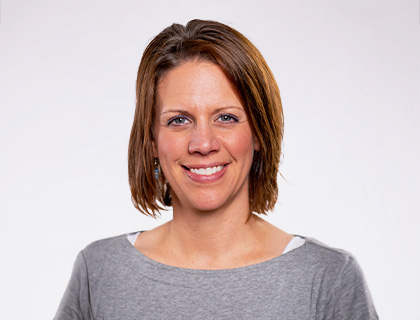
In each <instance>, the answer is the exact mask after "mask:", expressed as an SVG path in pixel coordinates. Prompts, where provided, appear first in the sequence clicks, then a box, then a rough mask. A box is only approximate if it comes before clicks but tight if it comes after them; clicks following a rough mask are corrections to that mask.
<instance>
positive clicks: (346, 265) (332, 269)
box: [303, 238, 377, 319]
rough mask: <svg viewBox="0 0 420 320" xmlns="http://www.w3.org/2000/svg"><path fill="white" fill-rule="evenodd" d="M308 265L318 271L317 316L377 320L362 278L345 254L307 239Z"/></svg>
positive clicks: (360, 271) (351, 255) (349, 255)
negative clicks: (315, 267)
mask: <svg viewBox="0 0 420 320" xmlns="http://www.w3.org/2000/svg"><path fill="white" fill-rule="evenodd" d="M303 251H304V255H305V256H306V258H307V259H308V261H307V262H308V263H309V264H312V265H313V266H318V267H317V271H318V272H317V273H318V274H317V279H318V281H317V282H318V284H317V286H318V295H317V299H316V300H317V302H316V305H317V314H318V315H322V318H328V319H329V318H330V317H332V318H334V319H377V314H376V311H375V308H374V306H373V301H372V297H371V295H370V292H369V289H368V286H367V283H366V280H365V277H364V275H363V272H362V269H361V268H360V266H359V264H358V262H357V260H356V258H355V257H354V256H353V254H351V253H349V252H348V251H345V250H342V249H337V248H332V247H330V246H328V245H326V244H324V243H322V242H320V241H318V240H315V239H312V238H306V242H305V245H304V246H303Z"/></svg>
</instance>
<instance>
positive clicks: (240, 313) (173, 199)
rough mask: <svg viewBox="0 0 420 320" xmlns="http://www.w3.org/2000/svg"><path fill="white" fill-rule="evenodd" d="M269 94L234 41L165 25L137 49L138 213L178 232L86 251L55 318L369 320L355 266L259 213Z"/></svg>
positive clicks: (271, 165)
mask: <svg viewBox="0 0 420 320" xmlns="http://www.w3.org/2000/svg"><path fill="white" fill-rule="evenodd" d="M282 137H283V113H282V106H281V100H280V93H279V90H278V87H277V84H276V81H275V79H274V77H273V75H272V73H271V71H270V69H269V68H268V66H267V64H266V62H265V61H264V59H263V57H262V56H261V54H260V52H259V51H258V50H257V49H256V48H255V47H254V46H253V45H252V44H251V43H250V42H249V41H248V40H247V39H246V38H245V37H244V36H243V35H241V34H240V33H239V32H237V31H236V30H234V29H232V28H230V27H228V26H226V25H223V24H221V23H217V22H213V21H200V20H193V21H190V22H189V23H188V24H187V25H186V26H185V27H184V26H181V25H178V24H174V25H172V26H170V27H168V28H166V29H165V30H164V31H162V32H161V33H160V34H159V35H157V36H156V37H155V38H154V39H153V40H152V41H151V43H150V44H149V45H148V47H147V48H146V50H145V52H144V54H143V57H142V60H141V63H140V67H139V71H138V77H137V106H136V113H135V119H134V124H133V128H132V132H131V137H130V145H129V181H130V186H131V192H132V199H133V203H134V205H135V206H136V208H137V209H139V210H140V211H141V212H143V213H144V214H147V215H151V216H154V217H155V216H156V215H157V214H158V212H159V210H161V209H163V208H164V206H172V208H173V220H172V221H170V222H168V223H166V224H164V225H162V226H160V227H158V228H156V229H153V230H150V231H146V232H141V233H135V234H130V235H128V236H127V235H123V236H118V237H115V238H110V239H105V240H101V241H97V242H95V243H93V244H91V245H89V246H88V247H87V248H86V249H84V250H83V251H82V252H81V253H80V254H79V256H78V258H77V260H76V263H75V267H74V270H73V274H72V278H71V279H70V283H69V285H68V288H67V290H66V293H65V295H64V297H63V300H62V302H61V305H60V307H59V310H58V313H57V315H56V319H138V318H141V319H299V320H301V319H377V318H378V317H377V315H376V312H375V309H374V307H373V303H372V300H371V297H370V294H369V291H368V288H367V285H366V283H365V281H364V278H363V275H362V273H361V270H360V268H359V266H358V265H357V263H356V262H355V260H354V258H353V257H352V256H351V255H350V254H348V253H346V252H344V251H342V250H337V249H332V248H329V247H327V246H325V245H324V244H322V243H320V242H318V241H316V240H314V239H310V238H303V237H297V236H293V235H290V234H288V233H286V232H284V231H282V230H280V229H278V228H276V227H274V226H273V225H271V224H269V223H267V222H266V221H265V220H263V219H261V218H259V217H258V216H256V215H255V214H254V213H259V214H266V213H267V212H268V211H269V210H271V209H272V208H273V207H274V204H275V203H276V200H277V172H278V165H279V159H280V154H281V142H282Z"/></svg>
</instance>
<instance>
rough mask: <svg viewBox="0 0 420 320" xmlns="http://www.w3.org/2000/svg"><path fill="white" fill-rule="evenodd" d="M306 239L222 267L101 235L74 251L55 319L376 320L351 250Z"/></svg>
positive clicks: (364, 283) (127, 240) (365, 286)
mask: <svg viewBox="0 0 420 320" xmlns="http://www.w3.org/2000/svg"><path fill="white" fill-rule="evenodd" d="M305 240H306V241H305V243H304V244H303V245H300V246H297V248H294V249H293V250H291V251H288V252H285V253H284V254H282V255H280V256H278V257H276V258H274V259H270V260H268V261H265V262H261V263H258V264H254V265H250V266H245V267H241V268H234V269H225V270H196V269H186V268H179V267H173V266H169V265H165V264H162V263H159V262H156V261H154V260H151V259H149V258H147V257H146V256H144V255H143V254H142V253H140V252H139V251H138V250H137V249H136V248H135V247H134V246H133V245H132V243H130V241H129V239H127V235H123V236H118V237H114V238H109V239H105V240H100V241H97V242H94V243H92V244H91V245H89V246H88V247H87V248H86V249H84V250H83V251H82V252H81V253H80V254H79V256H78V258H77V260H76V263H75V266H74V269H73V274H72V277H71V279H70V282H69V285H68V288H67V290H66V293H65V295H64V297H63V300H62V302H61V305H60V307H59V310H58V312H57V315H56V317H55V319H119V320H121V319H299V320H302V319H352V320H354V319H378V316H377V314H376V312H375V309H374V306H373V303H372V300H371V297H370V294H369V290H368V288H367V285H366V282H365V280H364V277H363V274H362V272H361V270H360V267H359V266H358V264H357V262H356V261H355V259H354V258H353V257H352V255H350V254H349V253H347V252H345V251H343V250H338V249H333V248H330V247H328V246H326V245H324V244H322V243H320V242H318V241H316V240H314V239H311V238H306V239H305ZM298 242H299V241H298Z"/></svg>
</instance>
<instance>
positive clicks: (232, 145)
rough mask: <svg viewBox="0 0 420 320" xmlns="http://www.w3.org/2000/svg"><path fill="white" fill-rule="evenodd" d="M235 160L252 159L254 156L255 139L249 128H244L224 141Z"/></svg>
mask: <svg viewBox="0 0 420 320" xmlns="http://www.w3.org/2000/svg"><path fill="white" fill-rule="evenodd" d="M224 141H225V143H226V145H227V146H229V149H230V152H231V154H232V156H233V157H234V158H236V159H237V160H239V158H247V157H249V158H251V160H252V157H253V154H254V139H253V136H252V132H251V130H250V129H249V128H243V129H242V130H240V131H238V132H236V133H235V134H230V135H227V136H225V139H224Z"/></svg>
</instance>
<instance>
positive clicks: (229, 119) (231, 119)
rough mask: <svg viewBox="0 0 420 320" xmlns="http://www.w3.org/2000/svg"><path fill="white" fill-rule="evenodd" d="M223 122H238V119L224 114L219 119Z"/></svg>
mask: <svg viewBox="0 0 420 320" xmlns="http://www.w3.org/2000/svg"><path fill="white" fill-rule="evenodd" d="M218 119H219V120H220V121H221V122H228V123H229V122H236V121H238V119H237V118H236V117H235V116H233V115H231V114H222V115H220V116H219V118H218Z"/></svg>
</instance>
